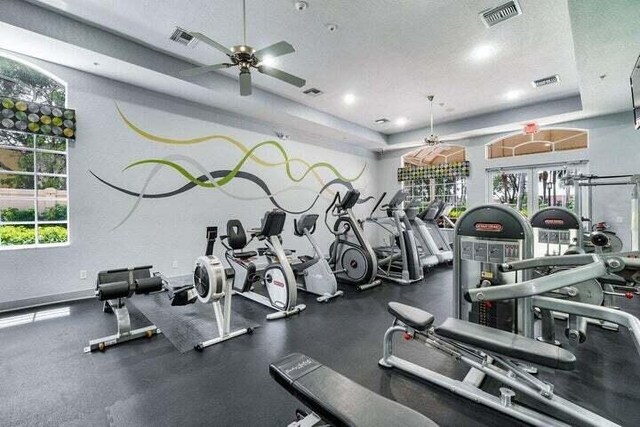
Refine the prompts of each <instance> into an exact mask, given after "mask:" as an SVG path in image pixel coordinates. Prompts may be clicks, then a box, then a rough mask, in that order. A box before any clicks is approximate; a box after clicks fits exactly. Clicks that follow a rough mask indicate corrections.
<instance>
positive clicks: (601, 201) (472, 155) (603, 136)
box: [377, 113, 640, 248]
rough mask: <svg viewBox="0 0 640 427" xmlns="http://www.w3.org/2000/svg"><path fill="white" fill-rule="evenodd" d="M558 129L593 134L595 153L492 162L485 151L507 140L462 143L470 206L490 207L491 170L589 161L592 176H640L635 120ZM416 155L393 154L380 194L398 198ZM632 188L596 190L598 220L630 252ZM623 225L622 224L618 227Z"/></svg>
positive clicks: (384, 164)
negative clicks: (404, 166)
mask: <svg viewBox="0 0 640 427" xmlns="http://www.w3.org/2000/svg"><path fill="white" fill-rule="evenodd" d="M554 127H567V128H579V129H587V130H588V132H589V148H588V149H586V150H575V151H567V152H556V153H552V154H532V155H528V156H521V157H516V158H510V159H493V160H487V159H486V155H485V145H486V144H488V143H489V142H491V141H493V140H495V139H496V138H498V137H501V136H502V135H489V136H483V137H478V138H472V139H468V140H462V141H456V144H458V145H463V146H465V147H467V160H469V161H470V162H471V172H470V176H469V178H468V180H467V186H468V187H467V197H468V204H469V206H475V205H478V204H481V203H485V201H486V175H487V173H486V169H487V168H495V167H505V168H507V167H510V166H511V167H513V166H524V165H535V164H544V163H554V162H565V161H576V160H587V161H588V172H589V173H592V174H596V175H613V174H640V131H636V130H634V128H633V114H632V113H619V114H613V115H608V116H601V117H596V118H591V119H586V120H579V121H574V122H566V123H559V124H557V125H554ZM409 151H411V150H398V151H390V152H387V153H385V154H384V155H383V158H382V160H381V161H380V162H379V164H378V168H379V170H380V175H379V176H378V181H377V183H378V187H379V189H380V191H387V192H393V191H396V190H397V189H398V188H399V184H398V183H397V182H396V169H397V168H398V167H399V166H400V159H401V157H402V155H403V154H405V153H407V152H409ZM630 192H631V188H630V187H628V186H626V187H600V188H596V189H595V190H594V203H593V206H594V215H593V216H594V219H596V220H597V221H607V222H608V223H609V224H610V225H611V226H613V228H614V229H615V231H616V232H617V233H618V234H619V236H620V237H621V238H622V240H623V242H624V244H625V247H626V248H630V244H631V231H630V221H631V218H630V211H631V209H630V201H629V195H630ZM618 220H620V221H621V222H618Z"/></svg>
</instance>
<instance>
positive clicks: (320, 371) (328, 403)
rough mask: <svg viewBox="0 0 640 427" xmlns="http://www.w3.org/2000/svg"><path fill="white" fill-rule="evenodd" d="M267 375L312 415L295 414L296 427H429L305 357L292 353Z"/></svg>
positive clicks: (424, 420) (420, 418) (400, 407)
mask: <svg viewBox="0 0 640 427" xmlns="http://www.w3.org/2000/svg"><path fill="white" fill-rule="evenodd" d="M269 373H270V374H271V376H272V377H273V378H274V379H275V380H276V381H277V382H278V383H279V384H280V385H282V386H283V387H284V388H285V389H286V390H287V391H288V392H289V393H291V394H292V395H294V396H295V397H296V398H298V400H300V402H302V403H303V404H304V405H305V406H307V407H308V408H310V409H311V410H312V411H313V413H311V414H304V413H300V412H298V415H299V419H298V421H297V422H295V423H293V424H290V425H289V427H291V426H294V427H295V426H297V427H303V426H304V427H311V426H315V425H317V424H319V423H320V422H322V421H324V422H325V423H329V424H331V425H332V426H336V427H341V426H367V427H389V426H403V427H418V426H420V427H432V426H437V424H436V423H434V422H433V421H431V420H430V419H429V418H427V417H425V416H424V415H422V414H420V413H418V412H416V411H414V410H413V409H409V408H407V407H406V406H403V405H401V404H399V403H397V402H394V401H393V400H389V399H387V398H386V397H382V396H380V395H379V394H376V393H374V392H372V391H371V390H368V389H366V388H364V387H362V386H361V385H359V384H357V383H355V382H354V381H351V380H350V379H349V378H347V377H345V376H344V375H342V374H339V373H338V372H336V371H334V370H333V369H331V368H329V367H327V366H325V365H323V364H321V363H319V362H317V361H315V360H314V359H312V358H310V357H309V356H305V355H304V354H300V353H293V354H290V355H288V356H287V357H285V358H284V359H282V360H280V361H279V362H276V363H272V364H271V365H270V366H269ZM322 425H326V424H324V423H323V424H322Z"/></svg>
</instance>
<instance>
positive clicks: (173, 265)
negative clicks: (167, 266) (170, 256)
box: [171, 259, 178, 268]
mask: <svg viewBox="0 0 640 427" xmlns="http://www.w3.org/2000/svg"><path fill="white" fill-rule="evenodd" d="M171 266H172V267H173V268H178V260H177V259H174V260H173V264H171Z"/></svg>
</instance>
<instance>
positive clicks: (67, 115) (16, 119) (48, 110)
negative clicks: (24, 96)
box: [0, 96, 76, 139]
mask: <svg viewBox="0 0 640 427" xmlns="http://www.w3.org/2000/svg"><path fill="white" fill-rule="evenodd" d="M0 99H2V120H0V129H2V130H8V131H14V132H23V133H30V134H34V135H47V136H56V137H60V138H67V139H75V137H76V131H75V129H76V112H75V110H71V109H69V108H63V107H53V106H50V105H45V104H38V103H36V102H27V101H22V100H20V99H16V98H11V97H6V96H4V97H0Z"/></svg>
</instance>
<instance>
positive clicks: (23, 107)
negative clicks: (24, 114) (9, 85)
mask: <svg viewBox="0 0 640 427" xmlns="http://www.w3.org/2000/svg"><path fill="white" fill-rule="evenodd" d="M27 108H29V105H28V104H27V103H26V102H24V101H18V102H16V110H18V111H27Z"/></svg>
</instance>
